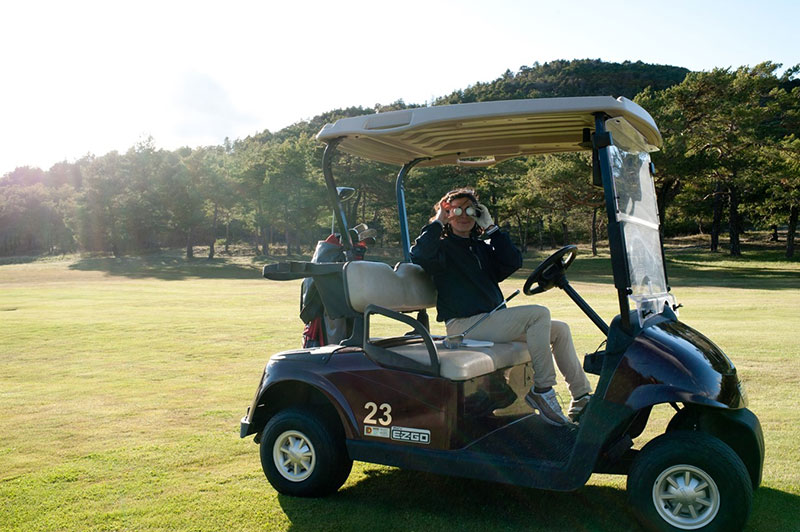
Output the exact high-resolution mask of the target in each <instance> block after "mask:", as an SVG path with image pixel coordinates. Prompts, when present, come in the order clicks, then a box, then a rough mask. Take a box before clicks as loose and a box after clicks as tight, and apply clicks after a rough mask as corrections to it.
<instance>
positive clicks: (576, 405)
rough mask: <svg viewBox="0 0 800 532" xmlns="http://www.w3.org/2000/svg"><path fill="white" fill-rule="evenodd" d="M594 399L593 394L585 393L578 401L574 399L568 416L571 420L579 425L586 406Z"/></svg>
mask: <svg viewBox="0 0 800 532" xmlns="http://www.w3.org/2000/svg"><path fill="white" fill-rule="evenodd" d="M591 399H592V394H589V393H585V394H583V395H581V396H580V397H578V398H577V399H573V400H572V401H570V402H569V410H568V411H567V415H568V416H569V419H570V420H572V422H573V423H577V422H578V420H579V419H580V417H581V415H583V411H584V409H585V408H586V405H588V404H589V401H590V400H591Z"/></svg>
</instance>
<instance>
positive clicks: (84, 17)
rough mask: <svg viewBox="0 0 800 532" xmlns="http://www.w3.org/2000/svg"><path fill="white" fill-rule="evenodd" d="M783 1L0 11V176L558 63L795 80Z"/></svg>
mask: <svg viewBox="0 0 800 532" xmlns="http://www.w3.org/2000/svg"><path fill="white" fill-rule="evenodd" d="M799 20H800V2H799V1H797V0H761V1H759V2H752V1H741V0H727V1H725V2H721V1H707V0H693V1H689V0H671V1H669V2H667V1H663V0H662V1H660V2H653V1H647V0H639V1H632V0H631V1H626V0H606V1H605V2H597V1H591V0H569V1H562V2H554V1H552V0H549V1H540V0H527V1H526V0H520V1H517V0H492V1H487V0H482V1H477V0H474V1H473V0H454V1H450V0H441V1H437V0H427V1H421V0H404V1H402V2H386V1H380V0H368V1H367V0H365V1H361V0H341V1H338V2H337V1H335V0H326V1H317V0H303V1H291V0H283V1H280V2H279V1H270V0H261V1H237V0H228V1H226V2H221V1H217V2H210V1H205V0H194V1H183V0H158V1H151V0H135V1H132V0H112V1H108V0H106V1H85V0H70V1H63V0H60V1H44V0H26V1H17V2H3V3H2V5H0V175H3V174H5V173H7V172H10V171H12V170H13V169H14V168H16V167H18V166H38V167H40V168H42V169H45V170H46V169H48V168H50V166H51V165H53V164H55V163H57V162H60V161H68V162H73V161H75V160H77V159H79V158H81V157H82V156H84V155H86V154H90V153H91V154H94V155H103V154H105V153H107V152H109V151H112V150H117V151H120V152H124V151H126V150H127V149H129V148H130V147H132V146H134V145H135V144H136V143H138V142H140V141H143V140H145V139H147V138H149V137H152V139H153V141H154V143H155V145H156V146H157V147H159V148H164V149H169V150H173V149H176V148H178V147H181V146H191V147H196V146H201V145H217V144H221V143H222V142H223V140H224V139H225V138H226V137H227V138H230V139H232V140H233V139H237V138H245V137H247V136H248V135H253V134H256V133H259V132H261V131H264V130H265V129H267V130H270V131H273V132H275V131H278V130H280V129H282V128H284V127H286V126H288V125H291V124H293V123H296V122H299V121H301V120H307V119H310V118H312V117H314V116H316V115H318V114H321V113H324V112H326V111H330V110H333V109H337V108H344V107H349V106H363V107H372V106H374V105H375V104H388V103H392V102H394V101H397V100H399V99H402V100H404V101H405V102H406V103H415V104H425V103H427V102H430V101H432V100H434V99H435V98H437V97H440V96H445V95H447V94H450V93H451V92H452V91H454V90H458V89H463V88H466V87H468V86H469V85H473V84H475V83H477V82H488V81H492V80H494V79H496V78H498V77H500V76H501V75H502V74H503V73H504V72H505V71H506V70H508V69H510V70H512V71H517V70H519V68H520V67H521V66H530V65H532V64H533V63H534V62H537V61H538V62H539V63H544V62H547V61H553V60H556V59H568V60H569V59H587V58H588V59H602V60H603V61H612V62H621V61H625V60H629V61H639V60H640V61H644V62H646V63H652V64H663V65H674V66H681V67H686V68H689V69H691V70H711V69H713V68H715V67H722V68H727V67H731V68H734V69H735V68H737V67H740V66H743V65H750V66H754V65H756V64H758V63H760V62H763V61H772V62H775V63H782V64H783V65H784V67H789V66H792V65H795V64H798V63H800V40H799V39H798V37H797V33H798V21H799Z"/></svg>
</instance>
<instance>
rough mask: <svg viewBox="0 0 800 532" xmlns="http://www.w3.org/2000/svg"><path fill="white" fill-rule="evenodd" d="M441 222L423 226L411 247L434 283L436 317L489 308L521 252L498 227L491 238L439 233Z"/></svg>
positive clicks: (499, 295) (466, 314)
mask: <svg viewBox="0 0 800 532" xmlns="http://www.w3.org/2000/svg"><path fill="white" fill-rule="evenodd" d="M442 230H443V228H442V224H440V223H439V222H432V223H430V224H428V225H426V226H425V227H423V228H422V233H421V234H420V235H419V237H417V240H416V242H414V245H413V246H412V247H411V261H412V262H414V263H415V264H419V265H420V266H422V267H423V268H424V269H425V271H426V272H428V273H429V274H430V275H431V277H433V282H434V284H436V289H437V290H438V292H439V298H438V300H437V301H436V310H437V311H438V316H437V317H436V319H437V320H439V321H448V320H450V319H452V318H467V317H469V316H474V315H475V314H482V313H484V312H489V311H491V310H492V309H493V308H495V307H496V306H497V305H498V304H500V302H501V301H503V293H502V292H501V291H500V287H499V286H498V283H500V281H502V280H503V279H505V278H506V277H508V276H509V275H511V274H512V273H514V272H515V271H517V270H518V269H519V268H520V267H521V266H522V253H520V251H519V250H518V249H517V247H516V246H514V244H512V243H511V240H510V239H509V238H508V233H505V232H503V231H500V230H497V231H495V232H494V233H492V235H491V239H490V240H479V239H477V238H461V237H459V236H455V235H450V236H448V237H446V238H441V236H442Z"/></svg>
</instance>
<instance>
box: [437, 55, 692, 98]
mask: <svg viewBox="0 0 800 532" xmlns="http://www.w3.org/2000/svg"><path fill="white" fill-rule="evenodd" d="M688 73H689V69H687V68H683V67H676V66H669V65H651V64H648V63H643V62H641V61H636V62H631V61H624V62H622V63H607V62H604V61H601V60H600V59H576V60H573V61H566V60H558V61H551V62H549V63H542V64H540V63H538V62H536V63H534V64H533V65H532V66H530V67H528V66H523V67H520V70H519V72H516V73H515V72H512V71H511V70H506V72H505V73H504V74H503V75H502V76H501V77H499V78H497V79H496V80H494V81H490V82H488V83H476V84H475V85H471V86H469V87H467V88H466V89H463V90H458V91H454V92H453V93H451V94H450V95H448V96H444V97H442V98H439V99H437V100H436V102H435V103H436V104H437V105H441V104H452V103H469V102H480V101H487V100H515V99H521V98H555V97H568V96H614V97H617V96H625V97H626V98H630V99H633V97H634V96H636V95H637V94H638V93H640V92H641V91H643V90H644V89H645V88H647V87H652V88H653V89H654V90H663V89H666V88H668V87H671V86H673V85H677V84H678V83H680V82H681V81H683V79H684V78H685V77H686V74H688Z"/></svg>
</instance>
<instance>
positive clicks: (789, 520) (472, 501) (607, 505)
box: [278, 469, 800, 532]
mask: <svg viewBox="0 0 800 532" xmlns="http://www.w3.org/2000/svg"><path fill="white" fill-rule="evenodd" d="M366 474H367V477H366V478H365V479H363V480H361V481H360V482H358V483H357V484H355V485H353V486H350V487H348V488H345V489H342V490H340V491H338V492H337V493H335V494H334V495H331V496H329V497H326V498H323V499H303V498H296V497H289V496H285V495H279V496H278V500H279V503H280V505H281V508H282V509H283V511H284V513H285V514H286V516H287V517H288V518H289V519H290V521H291V522H292V526H291V528H290V529H291V530H292V531H294V532H305V531H312V530H313V531H316V530H359V529H363V530H371V529H380V530H455V529H457V530H475V531H481V532H485V531H486V530H498V529H502V530H528V531H530V530H536V531H556V530H557V531H563V530H592V531H598V532H602V531H614V532H618V531H628V530H630V531H637V530H641V528H640V526H639V525H638V522H637V521H636V519H635V518H634V516H633V513H632V511H631V509H630V507H629V506H628V503H627V495H626V493H625V491H624V490H621V489H616V488H612V487H606V486H584V487H583V488H581V489H579V490H577V491H574V492H569V493H561V492H551V491H541V490H534V489H527V488H519V487H515V486H506V485H503V484H494V483H489V482H481V481H476V480H469V479H461V478H452V477H442V476H438V475H431V474H426V473H418V472H414V471H405V470H399V469H389V470H386V469H379V470H367V471H366ZM798 522H800V497H798V496H797V495H794V494H791V493H785V492H782V491H778V490H775V489H771V488H760V489H758V490H757V491H756V493H755V497H754V501H753V511H752V513H751V515H750V519H749V520H748V526H746V527H745V530H753V531H755V530H770V531H773V532H789V531H794V530H796V526H797V523H798Z"/></svg>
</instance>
